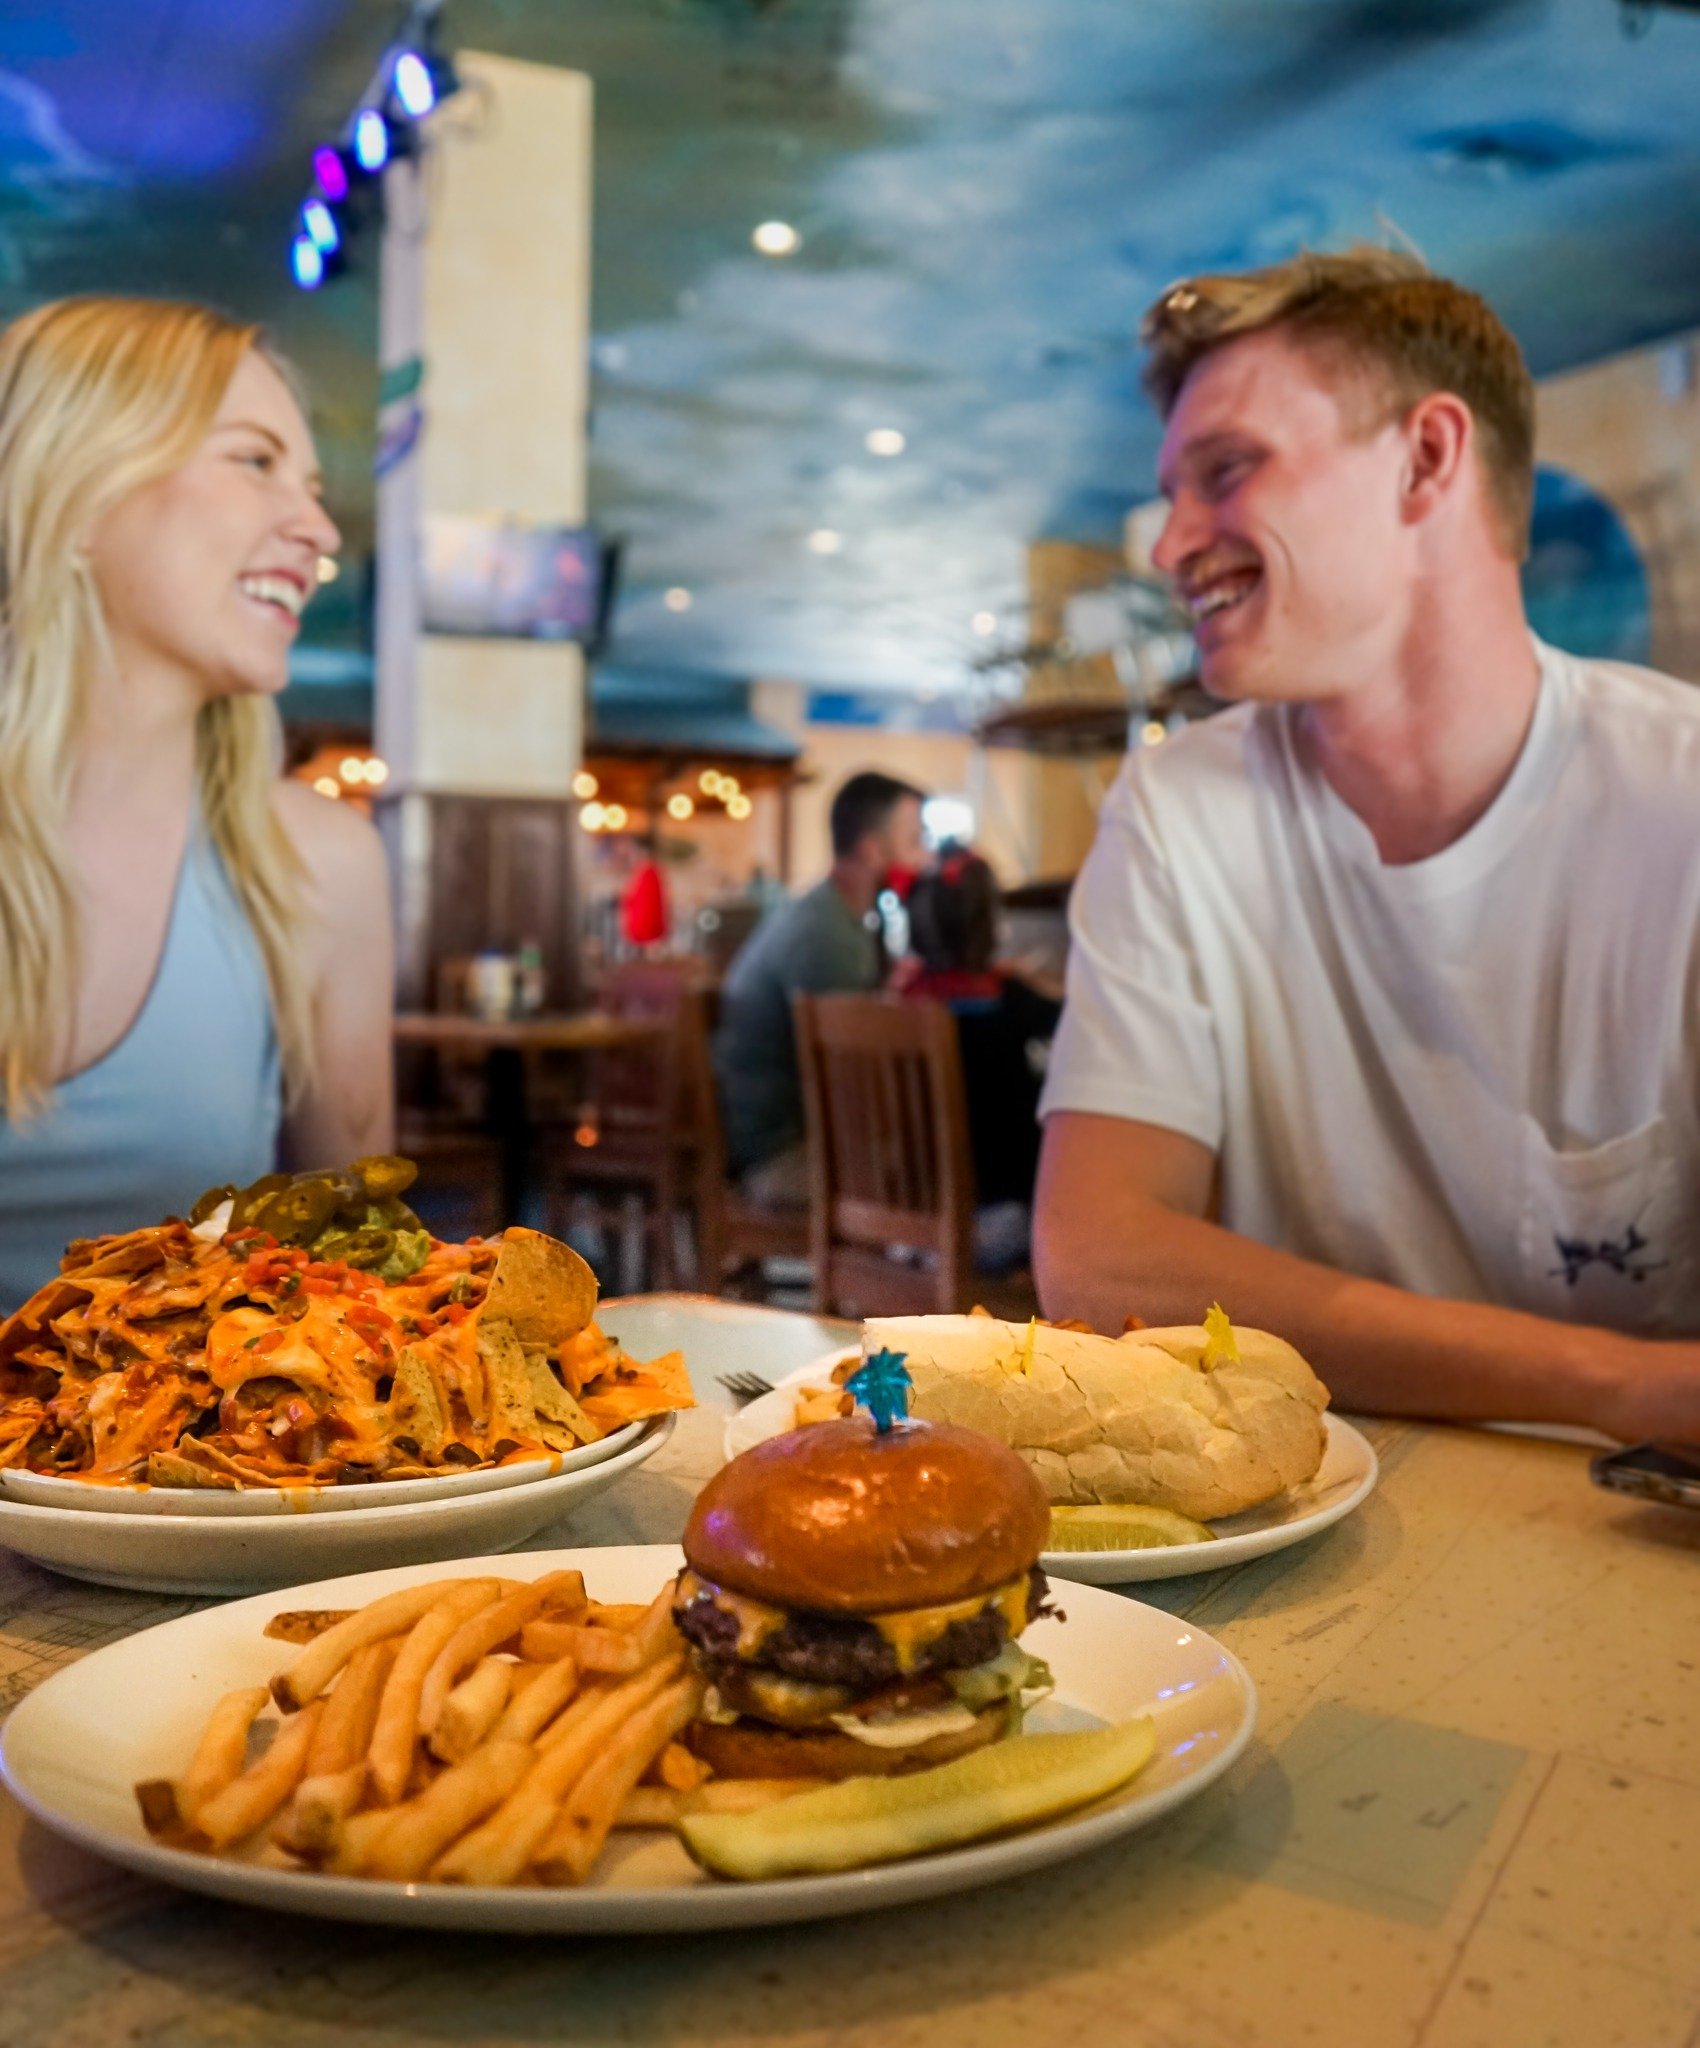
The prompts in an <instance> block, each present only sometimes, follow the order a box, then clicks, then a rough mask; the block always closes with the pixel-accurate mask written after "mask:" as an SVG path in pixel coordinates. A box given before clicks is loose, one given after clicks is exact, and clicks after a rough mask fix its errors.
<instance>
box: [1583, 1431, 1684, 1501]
mask: <svg viewBox="0 0 1700 2048" xmlns="http://www.w3.org/2000/svg"><path fill="white" fill-rule="evenodd" d="M1588 1476H1589V1478H1590V1479H1592V1480H1593V1482H1594V1484H1595V1485H1596V1486H1609V1487H1612V1488H1614V1489H1615V1490H1616V1491H1617V1492H1618V1493H1633V1494H1635V1495H1637V1496H1638V1497H1639V1498H1640V1499H1642V1500H1657V1501H1663V1502H1665V1503H1666V1504H1667V1505H1668V1506H1670V1507H1676V1508H1700V1444H1630V1445H1628V1446H1627V1447H1626V1448H1625V1449H1623V1450H1621V1451H1606V1452H1605V1453H1603V1454H1602V1455H1601V1456H1600V1457H1598V1458H1595V1459H1593V1460H1592V1461H1591V1462H1590V1463H1589V1466H1588Z"/></svg>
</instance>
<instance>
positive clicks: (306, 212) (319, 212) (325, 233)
mask: <svg viewBox="0 0 1700 2048" xmlns="http://www.w3.org/2000/svg"><path fill="white" fill-rule="evenodd" d="M301 225H302V227H303V228H305V229H306V231H307V233H308V235H309V236H310V237H311V239H312V240H313V241H314V242H316V243H317V244H318V246H319V248H320V249H322V250H323V251H324V253H325V254H326V255H327V256H328V255H329V254H330V253H331V251H332V250H333V249H334V248H335V247H336V246H337V244H338V243H339V242H340V241H341V240H342V236H341V235H340V234H338V232H337V225H336V220H335V218H334V216H333V215H332V213H331V210H330V208H329V207H328V206H327V205H326V204H325V202H324V201H323V200H322V199H309V200H308V202H307V204H306V205H305V206H304V207H302V209H301Z"/></svg>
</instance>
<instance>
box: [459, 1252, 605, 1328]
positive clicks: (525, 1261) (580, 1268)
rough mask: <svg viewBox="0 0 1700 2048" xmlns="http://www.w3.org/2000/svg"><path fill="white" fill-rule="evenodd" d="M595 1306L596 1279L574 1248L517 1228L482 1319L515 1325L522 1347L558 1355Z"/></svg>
mask: <svg viewBox="0 0 1700 2048" xmlns="http://www.w3.org/2000/svg"><path fill="white" fill-rule="evenodd" d="M595 1307H596V1275H595V1274H594V1273H593V1272H592V1271H591V1270H590V1268H589V1267H588V1266H587V1265H586V1264H585V1262H584V1261H583V1259H581V1258H580V1257H579V1255H578V1253H577V1252H575V1251H574V1250H573V1249H572V1247H571V1246H570V1245H564V1244H562V1243H560V1242H559V1240H558V1239H556V1238H553V1237H545V1236H544V1235H543V1233H542V1232H541V1231H540V1230H522V1229H521V1228H520V1227H519V1226H518V1225H517V1224H516V1225H515V1226H514V1227H513V1228H511V1229H509V1230H507V1231H505V1232H504V1233H503V1235H502V1249H501V1254H500V1256H499V1257H498V1258H497V1260H496V1270H495V1272H494V1273H492V1274H491V1275H490V1291H489V1293H488V1294H486V1295H485V1297H484V1306H483V1310H482V1314H483V1316H487V1317H489V1318H490V1320H492V1321H494V1322H505V1323H511V1324H512V1325H513V1331H514V1335H515V1336H516V1337H518V1339H519V1341H520V1342H521V1343H522V1344H540V1345H542V1346H543V1348H544V1349H545V1350H546V1351H554V1350H556V1349H557V1348H558V1347H559V1346H560V1345H562V1344H564V1343H566V1341H567V1340H568V1338H570V1337H576V1336H577V1335H578V1333H579V1331H580V1330H582V1329H583V1328H584V1326H585V1324H586V1323H588V1322H589V1321H590V1317H591V1312H592V1311H593V1310H594V1308H595Z"/></svg>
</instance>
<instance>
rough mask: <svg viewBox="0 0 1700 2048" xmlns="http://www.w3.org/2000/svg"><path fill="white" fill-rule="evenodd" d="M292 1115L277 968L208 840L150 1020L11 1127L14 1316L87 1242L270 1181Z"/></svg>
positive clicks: (2, 1156)
mask: <svg viewBox="0 0 1700 2048" xmlns="http://www.w3.org/2000/svg"><path fill="white" fill-rule="evenodd" d="M281 1116H282V1087H281V1079H280V1073H279V1065H278V1050H277V1034H276V1031H275V1029H274V1027H273V1021H272V1007H271V995H270V990H269V988H268V986H267V982H266V970H265V961H264V959H263V957H262V955H261V952H260V948H259V942H258V941H257V940H256V939H255V937H254V933H253V930H252V928H251V927H250V925H249V923H248V921H247V919H246V917H245V916H244V915H243V913H242V907H241V905H240V904H239V903H238V902H237V900H236V897H235V894H234V893H233V891H232V890H231V887H230V883H229V880H228V879H227V877H226V875H225V872H224V867H223V864H222V863H221V862H220V860H219V858H218V855H217V853H216V851H215V850H214V848H213V846H212V844H211V842H210V841H209V840H208V839H207V837H206V835H205V833H204V832H203V831H202V830H201V829H200V827H199V826H198V825H197V826H196V827H195V829H194V830H193V831H192V832H191V835H190V840H189V848H188V851H187V853H186V854H185V856H184V860H183V866H182V870H181V872H180V873H179V875H178V878H177V890H176V894H175V896H174V897H173V899H172V905H171V918H170V922H169V924H168V926H167V928H166V935H165V948H164V951H163V952H162V953H161V955H160V959H159V965H158V967H157V968H156V970H155V972H154V980H153V986H152V987H151V988H150V989H149V990H148V993H147V997H146V999H145V1001H144V1002H143V1004H142V1008H141V1013H140V1015H139V1016H138V1017H137V1018H136V1020H135V1022H134V1023H133V1024H132V1025H131V1026H130V1029H129V1030H128V1031H127V1032H126V1033H125V1035H124V1036H123V1037H122V1038H121V1039H120V1040H119V1041H118V1043H117V1044H116V1045H115V1046H114V1047H113V1048H112V1050H111V1051H110V1052H109V1053H107V1054H106V1055H105V1057H104V1058H102V1059H99V1060H96V1061H95V1063H94V1065H93V1066H91V1067H85V1068H84V1069H83V1070H82V1072H81V1073H78V1074H73V1075H72V1076H71V1077H70V1078H69V1079H68V1080H66V1081H62V1082H61V1083H60V1084H59V1086H58V1087H57V1088H56V1089H55V1090H54V1092H53V1095H52V1097H51V1099H50V1100H49V1102H48V1105H47V1107H46V1108H45V1109H44V1110H42V1111H41V1112H40V1114H39V1115H37V1116H35V1117H34V1118H32V1119H30V1120H29V1121H28V1122H25V1123H21V1124H11V1123H8V1122H7V1121H6V1119H5V1117H4V1116H0V1315H4V1314H9V1313H10V1312H11V1310H13V1309H14V1308H16V1307H17V1306H18V1304H19V1303H20V1302H23V1301H27V1300H28V1298H29V1297H30V1295H32V1294H33V1293H34V1292H35V1290H36V1289H37V1288H38V1287H40V1286H41V1285H42V1284H43V1283H44V1282H45V1281H48V1280H50V1279H51V1278H52V1277H53V1275H54V1274H55V1273H56V1272H57V1271H58V1270H59V1256H60V1254H61V1252H63V1250H64V1249H65V1246H66V1245H67V1244H68V1243H69V1242H70V1240H71V1239H72V1238H74V1237H97V1236H99V1235H101V1234H102V1233H103V1232H106V1231H118V1230H134V1229H136V1228H137V1227H138V1226H139V1225H142V1224H146V1223H157V1222H159V1221H160V1220H161V1219H162V1218H164V1217H166V1216H171V1215H177V1216H181V1215H184V1214H186V1213H187V1211H188V1208H189V1205H190V1204H191V1203H192V1202H193V1201H194V1199H195V1197H196V1196H197V1195H198V1194H200V1192H201V1191H202V1189H203V1188H207V1187H211V1186H213V1185H215V1184H216V1183H218V1182H221V1181H234V1182H235V1183H236V1184H237V1185H238V1186H241V1185H242V1184H243V1183H244V1182H246V1181H250V1180H255V1179H257V1178H258V1177H259V1175H261V1174H262V1173H269V1172H270V1171H271V1169H272V1166H273V1163H274V1160H275V1155H276V1151H277V1136H278V1126H279V1121H280V1119H281Z"/></svg>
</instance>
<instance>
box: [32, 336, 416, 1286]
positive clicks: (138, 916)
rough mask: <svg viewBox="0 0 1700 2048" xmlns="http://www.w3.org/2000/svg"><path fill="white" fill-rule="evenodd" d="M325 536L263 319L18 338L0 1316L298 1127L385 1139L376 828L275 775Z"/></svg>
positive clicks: (293, 1143)
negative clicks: (57, 1274) (115, 1235)
mask: <svg viewBox="0 0 1700 2048" xmlns="http://www.w3.org/2000/svg"><path fill="white" fill-rule="evenodd" d="M338 539H339V537H338V534H337V530H336V527H335V526H334V525H333V524H332V522H331V520H330V517H329V515H328V514H327V513H326V511H325V509H324V507H323V505H322V504H321V503H320V499H319V473H318V466H317V463H316V460H315V457H314V452H313V443H312V437H311V434H310V432H309V430H308V426H307V423H306V421H305V419H304V418H303V417H302V412H301V408H300V406H299V405H298V404H297V402H296V399H295V396H294V394H293V392H292V390H291V388H290V385H289V382H288V380H287V378H286V377H285V376H284V374H283V373H282V371H281V370H280V369H279V367H278V365H277V363H276V362H275V361H274V360H273V359H272V358H271V356H270V355H268V353H267V351H266V349H265V347H264V345H263V343H262V342H261V340H260V338H259V336H258V333H257V331H256V330H255V329H254V328H252V327H247V326H242V325H239V324H237V323H235V322H233V321H230V320H227V319H225V318H224V317H223V316H221V315H219V314H217V313H214V312H211V311H208V310H207V309H205V308H203V307H199V306H187V305H174V304H168V303H164V302H156V301H149V300H135V299H120V298H83V299H67V300H60V301H57V302H56V303H54V304H51V305H47V306H42V307H39V308H38V309H37V310H35V311H34V312H32V313H29V314H27V315H25V316H24V317H23V318H22V319H19V320H17V321H15V322H14V323H13V324H12V325H11V326H10V327H8V328H6V329H5V330H3V331H0V1313H3V1312H5V1311H7V1310H9V1309H10V1308H12V1307H15V1306H16V1305H17V1303H18V1302H19V1301H21V1300H22V1299H24V1298H25V1297H26V1296H27V1295H29V1294H30V1293H31V1292H32V1291H33V1290H34V1289H35V1288H36V1287H37V1286H39V1285H40V1284H41V1283H42V1281H44V1280H45V1279H47V1278H49V1277H50V1276H51V1274H52V1273H53V1271H54V1270H55V1268H56V1266H57V1263H58V1257H59V1253H60V1251H61V1249H62V1248H63V1246H64V1245H65V1243H66V1242H67V1241H68V1240H69V1239H70V1238H72V1237H76V1236H84V1235H91V1234H94V1233H97V1232H101V1231H108V1230H122V1229H126V1228H130V1227H133V1226H135V1225H138V1224H142V1223H147V1222H151V1221H154V1220H156V1219H157V1218H159V1217H160V1216H163V1215H165V1214H168V1213H170V1212H172V1211H177V1212H181V1211H182V1209H183V1207H184V1205H185V1204H187V1203H189V1202H191V1201H192V1200H193V1199H194V1197H195V1196H196V1194H197V1193H198V1192H199V1191H200V1190H201V1189H202V1188H203V1187H205V1186H207V1185H208V1184H209V1183H213V1182H217V1181H226V1180H229V1181H236V1182H239V1183H240V1182H243V1181H247V1180H250V1179H252V1178H254V1177H255V1176H256V1175H258V1174H260V1173H263V1172H266V1171H268V1170H269V1169H270V1167H271V1166H272V1164H273V1163H274V1159H275V1156H276V1154H277V1152H278V1148H279V1141H280V1136H281V1138H282V1141H283V1147H284V1150H285V1151H286V1152H287V1154H288V1157H289V1159H290V1161H291V1163H294V1164H298V1165H317V1164H321V1163H329V1162H342V1161H346V1160H348V1159H351V1158H354V1157H356V1156H358V1155H359V1154H361V1153H365V1152H372V1151H381V1150H383V1149H385V1148H386V1147H387V1146H388V1144H389V1142H390V1127H391V1117H392V1110H391V1092H390V1004H391V993H390V958H391V942H390V930H389V917H388V908H387V893H386V889H385V879H384V864H383V856H382V853H381V850H380V847H379V842H378V838H377V835H376V834H375V833H374V832H373V831H372V829H371V827H370V826H369V825H368V824H367V823H366V821H365V820H364V819H362V818H360V817H358V816H356V815H355V814H353V813H352V812H350V811H348V810H346V809H344V807H343V806H341V805H338V804H335V803H328V802H326V801H325V800H324V799H323V798H321V797H319V796H316V795H315V794H314V793H313V792H312V791H311V790H309V789H307V788H305V787H304V786H302V785H300V784H298V783H291V782H285V781H283V780H281V778H280V776H279V773H278V721H277V711H276V707H275V705H274V704H273V702H272V699H273V698H274V697H275V696H276V694H277V693H278V691H279V690H281V689H282V688H283V686H284V683H285V681H286V680H287V676H288V668H289V650H290V647H291V645H292V644H293V642H294V640H295V636H296V633H297V631H298V629H299V616H300V612H301V609H302V607H303V605H304V604H305V603H306V601H307V599H308V597H309V596H310V595H311V594H312V592H313V590H314V588H315V586H316V583H317V578H318V565H319V560H320V557H321V556H323V555H327V554H330V553H332V552H334V550H335V549H336V547H337V545H338Z"/></svg>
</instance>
